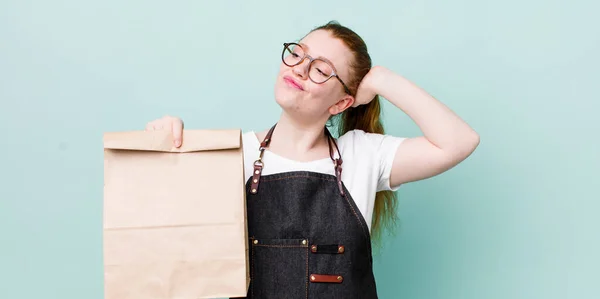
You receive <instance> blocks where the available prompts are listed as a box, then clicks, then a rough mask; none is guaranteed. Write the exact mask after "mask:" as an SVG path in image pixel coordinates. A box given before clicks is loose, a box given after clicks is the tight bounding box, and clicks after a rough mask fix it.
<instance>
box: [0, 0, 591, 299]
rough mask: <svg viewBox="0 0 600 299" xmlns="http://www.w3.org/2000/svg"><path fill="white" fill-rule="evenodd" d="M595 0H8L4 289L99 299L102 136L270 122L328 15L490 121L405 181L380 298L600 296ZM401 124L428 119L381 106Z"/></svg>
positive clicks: (1, 173)
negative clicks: (448, 163) (452, 159)
mask: <svg viewBox="0 0 600 299" xmlns="http://www.w3.org/2000/svg"><path fill="white" fill-rule="evenodd" d="M598 9H600V5H599V4H598V2H596V1H591V0H589V1H584V0H576V1H566V0H563V1H542V0H532V1H527V2H521V1H516V0H505V1H478V0H458V1H442V0H437V1H436V0H422V1H406V0H402V1H387V2H381V1H378V2H371V4H368V3H367V1H327V2H320V1H301V2H283V1H256V2H251V1H139V0H137V1H134V0H130V1H95V2H91V1H86V2H84V1H73V0H70V1H64V0H63V1H59V0H56V1H23V0H20V1H17V0H3V1H0V100H1V106H0V126H1V129H2V137H1V140H2V141H1V142H2V144H1V147H0V154H1V155H0V179H1V183H0V298H3V299H4V298H6V299H12V298H19V299H20V298H23V299H24V298H61V299H71V298H73V299H81V298H86V299H88V298H89V299H99V298H103V281H102V278H103V273H102V271H103V269H102V249H101V246H102V239H101V232H102V226H101V225H102V223H101V221H102V218H101V215H102V171H103V169H102V167H103V164H102V161H103V160H102V133H103V132H105V131H117V130H119V131H120V130H133V129H143V128H144V125H145V124H146V122H148V121H150V120H152V119H155V118H158V117H161V116H163V115H165V114H172V115H177V116H180V117H182V118H183V119H184V120H185V121H186V127H187V128H222V127H227V128H231V127H241V128H243V129H244V130H262V129H265V128H267V127H268V126H269V125H271V124H272V123H273V122H274V121H276V120H277V118H278V116H279V107H278V106H277V105H276V103H275V102H274V100H273V83H274V79H275V75H276V72H277V68H278V64H279V62H280V60H279V55H280V52H281V44H282V43H283V42H286V41H290V40H295V39H298V38H301V37H302V36H303V34H305V33H306V32H307V31H309V30H310V29H312V28H313V27H315V26H317V25H321V24H323V23H325V22H327V21H329V20H331V19H335V20H338V21H340V22H342V24H345V25H348V26H350V27H351V28H353V29H355V30H356V31H357V32H358V33H359V34H361V35H362V36H363V37H364V39H365V40H366V41H367V43H368V45H369V47H370V51H371V53H372V56H373V59H374V61H375V63H376V64H381V65H385V66H386V67H388V68H390V69H392V70H394V71H396V72H398V73H400V74H402V75H404V76H406V77H407V78H409V79H410V80H412V81H413V82H415V83H416V84H418V85H419V86H421V87H423V88H425V89H426V90H428V91H429V92H430V93H431V94H432V95H434V96H435V97H437V98H438V99H440V100H441V101H443V102H444V103H445V104H447V105H448V106H450V107H451V108H452V109H453V110H454V111H456V112H457V113H458V114H459V115H461V116H462V117H463V118H464V119H465V120H466V121H467V122H468V123H469V124H471V125H472V126H473V127H474V128H475V129H476V130H477V131H478V132H479V134H480V135H481V145H480V146H479V148H478V149H477V151H476V152H475V153H474V154H473V155H472V156H471V157H470V158H469V159H468V160H467V161H465V162H464V163H462V164H460V165H459V166H457V167H456V168H454V169H452V170H451V171H449V172H447V173H445V174H443V175H440V176H438V177H435V178H432V179H429V180H425V181H421V182H416V183H412V184H408V185H406V186H404V187H402V188H401V189H400V191H398V193H399V196H400V204H399V209H400V210H399V216H400V219H401V223H400V225H401V226H400V227H399V228H398V230H397V231H396V233H395V236H392V237H388V238H386V240H385V243H384V247H383V248H382V249H381V250H380V252H379V253H378V254H377V255H376V256H375V258H374V260H375V267H376V277H377V281H378V286H379V292H380V297H381V298H418V299H429V298H440V299H455V298H456V299H458V298H461V299H482V298H486V299H506V298H523V299H531V298H540V299H551V298H552V299H554V298H556V299H558V298H560V299H563V298H578V299H579V298H600V286H599V284H598V281H599V279H600V278H599V277H600V255H599V252H600V233H599V232H598V229H599V228H600V219H599V218H598V216H597V213H598V211H599V209H600V204H599V203H598V202H599V200H600V195H599V194H600V192H598V189H597V188H598V187H599V186H598V179H597V171H598V168H599V166H600V158H599V154H598V152H599V147H600V141H599V139H598V137H599V136H600V135H599V134H598V129H600V124H599V121H598V119H597V111H598V109H599V108H600V104H598V102H599V100H600V97H599V92H598V91H597V90H598V88H599V87H600V84H599V83H598V81H599V79H600V76H599V75H598V69H599V68H600V59H599V58H598V55H599V53H600V19H599V18H598V16H597V11H598ZM384 119H385V124H386V127H387V130H388V133H390V134H395V135H401V136H416V135H419V134H420V132H419V130H418V128H417V127H416V126H415V125H414V124H413V123H412V121H411V120H410V119H409V118H408V117H407V116H406V115H405V114H404V113H403V112H402V111H400V110H398V109H395V108H394V107H393V106H391V105H390V104H389V103H388V102H385V113H384Z"/></svg>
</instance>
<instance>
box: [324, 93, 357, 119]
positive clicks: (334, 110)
mask: <svg viewBox="0 0 600 299" xmlns="http://www.w3.org/2000/svg"><path fill="white" fill-rule="evenodd" d="M354 101H355V100H354V97H353V96H351V95H348V94H346V95H344V97H342V98H341V99H340V100H339V101H337V103H335V104H334V105H333V106H331V107H329V113H330V114H331V115H337V114H340V113H342V112H344V111H345V110H346V109H348V108H350V107H352V105H353V104H354Z"/></svg>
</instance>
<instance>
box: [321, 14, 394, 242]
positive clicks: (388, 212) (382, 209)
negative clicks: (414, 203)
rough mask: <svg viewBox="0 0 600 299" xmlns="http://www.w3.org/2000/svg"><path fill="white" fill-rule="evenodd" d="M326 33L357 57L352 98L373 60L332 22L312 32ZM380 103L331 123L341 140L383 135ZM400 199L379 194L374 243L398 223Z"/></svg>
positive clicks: (348, 32) (360, 41)
mask: <svg viewBox="0 0 600 299" xmlns="http://www.w3.org/2000/svg"><path fill="white" fill-rule="evenodd" d="M316 30H326V31H328V32H329V33H330V34H331V35H332V36H333V37H335V38H337V39H339V40H341V41H342V42H344V44H345V45H346V46H347V47H348V49H350V51H351V52H352V53H353V54H354V61H353V62H352V63H351V65H350V78H349V80H348V81H347V82H346V84H347V85H348V88H349V89H350V91H351V93H352V94H354V95H355V94H356V90H357V89H358V85H359V83H360V81H361V80H362V79H363V78H364V76H365V75H366V74H367V73H368V72H369V70H370V69H371V67H372V61H371V56H370V55H369V52H368V50H367V45H366V43H365V42H364V40H363V39H362V38H361V37H360V36H359V35H358V34H356V33H355V32H354V31H352V30H351V29H349V28H347V27H345V26H342V25H340V24H339V23H338V22H335V21H331V22H329V23H327V24H325V25H322V26H319V27H317V28H315V29H313V30H311V32H312V31H316ZM380 115H381V103H380V99H379V96H376V97H375V98H374V99H373V100H372V101H371V102H370V103H369V104H366V105H361V106H358V107H355V108H353V107H350V108H349V109H347V110H345V111H344V112H343V113H341V114H340V115H338V116H335V117H334V118H332V119H331V121H332V122H333V121H335V123H336V125H337V128H338V134H339V136H341V135H343V134H345V133H346V132H348V131H351V130H356V129H358V130H362V131H365V132H368V133H378V134H384V133H385V132H384V128H383V124H382V123H381V118H380ZM396 205H397V198H396V193H395V192H393V191H380V192H377V194H376V197H375V207H374V210H373V218H372V221H371V235H372V237H373V239H374V240H379V239H380V237H381V233H382V231H383V229H384V228H387V229H388V230H390V231H391V230H393V228H395V225H396V220H397V214H396V209H397V206H396Z"/></svg>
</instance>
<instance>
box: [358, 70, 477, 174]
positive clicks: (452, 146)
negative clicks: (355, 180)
mask: <svg viewBox="0 0 600 299" xmlns="http://www.w3.org/2000/svg"><path fill="white" fill-rule="evenodd" d="M360 89H362V90H360V91H359V94H357V97H356V102H357V104H361V102H360V101H361V100H362V99H369V98H373V97H374V95H375V94H379V95H381V96H383V97H384V98H386V99H387V100H389V101H390V102H391V103H392V104H394V105H395V106H396V107H398V108H399V109H401V110H402V111H404V112H405V113H406V114H407V115H408V116H409V117H410V118H411V119H412V120H413V121H414V122H415V123H416V124H417V126H418V127H419V128H420V129H421V131H422V132H423V134H424V136H421V137H415V138H409V139H407V140H405V141H404V142H403V143H402V144H401V145H400V146H399V147H398V150H397V152H396V156H395V158H394V162H393V166H392V171H391V175H390V185H392V186H398V185H401V184H403V183H407V182H411V181H417V180H422V179H426V178H429V177H432V176H435V175H438V174H440V173H442V172H444V171H446V170H448V169H450V168H452V167H454V166H456V165H457V164H458V163H460V162H462V161H463V160H464V159H466V158H467V157H468V156H469V155H470V154H471V153H472V152H473V151H474V150H475V148H476V147H477V146H478V145H479V135H478V134H477V133H476V132H475V131H474V130H473V129H472V128H471V127H470V126H469V125H468V124H467V123H465V122H464V121H463V120H462V119H461V118H460V117H459V116H458V115H456V114H455V113H454V112H453V111H452V110H450V109H449V108H448V107H446V106H445V105H444V104H442V103H441V102H440V101H438V100H436V99H435V98H434V97H432V96H431V95H429V94H428V93H427V92H425V91H424V90H423V89H421V88H419V87H418V86H416V85H415V84H413V83H411V82H410V81H408V80H407V79H405V78H404V77H402V76H400V75H398V74H396V73H394V72H392V71H390V70H388V69H386V68H384V67H380V66H376V67H374V68H373V69H372V70H371V71H370V72H369V74H367V77H365V79H363V82H361V87H360Z"/></svg>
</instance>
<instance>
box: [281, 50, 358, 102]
mask: <svg viewBox="0 0 600 299" xmlns="http://www.w3.org/2000/svg"><path fill="white" fill-rule="evenodd" d="M306 58H308V60H309V63H308V78H309V79H310V80H311V81H313V82H315V83H316V84H323V83H325V82H327V80H329V79H331V78H333V77H335V78H336V79H338V80H339V81H340V83H342V85H343V86H344V91H345V92H346V93H347V94H351V93H350V89H349V88H348V86H346V84H345V83H344V81H342V79H340V77H339V76H338V75H337V74H336V72H335V69H334V68H333V65H331V63H329V62H327V61H325V60H323V59H321V58H312V57H310V56H309V55H307V54H306V51H304V48H302V46H301V45H300V44H297V43H284V44H283V53H282V54H281V60H283V63H284V64H285V65H287V66H289V67H292V66H296V65H299V64H301V63H302V62H303V61H304V59H306Z"/></svg>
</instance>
